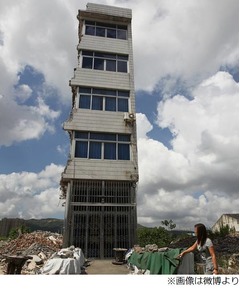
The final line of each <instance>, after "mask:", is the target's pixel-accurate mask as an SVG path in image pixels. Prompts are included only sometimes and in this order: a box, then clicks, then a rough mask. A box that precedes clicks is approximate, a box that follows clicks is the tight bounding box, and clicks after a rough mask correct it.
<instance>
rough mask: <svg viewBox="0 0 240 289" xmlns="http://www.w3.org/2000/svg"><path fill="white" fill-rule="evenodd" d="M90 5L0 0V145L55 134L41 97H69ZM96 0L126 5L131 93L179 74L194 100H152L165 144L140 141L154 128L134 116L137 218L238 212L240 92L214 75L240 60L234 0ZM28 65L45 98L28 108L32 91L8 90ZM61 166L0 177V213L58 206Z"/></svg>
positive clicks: (188, 218) (183, 220)
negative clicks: (168, 136) (82, 18)
mask: <svg viewBox="0 0 240 289" xmlns="http://www.w3.org/2000/svg"><path fill="white" fill-rule="evenodd" d="M87 2H88V1H87V0H86V1H81V3H80V2H79V1H77V0H73V1H63V0H52V1H47V0H42V1H38V0H31V1H30V0H22V1H15V0H9V1H2V2H0V69H1V71H2V72H3V73H2V74H1V78H0V94H1V95H3V96H0V131H1V138H0V145H5V146H9V145H11V144H13V143H14V142H16V141H18V142H20V141H24V140H28V139H34V138H36V139H37V138H40V137H41V136H42V135H43V134H44V133H45V132H46V131H50V132H52V131H54V123H53V122H54V120H56V119H57V117H58V116H59V112H57V111H54V110H53V109H52V108H51V107H50V106H48V105H47V104H46V103H45V102H44V101H43V99H45V97H52V91H51V89H56V90H57V92H58V93H59V94H58V97H59V99H60V100H61V101H62V102H65V101H68V102H69V101H70V100H69V99H70V98H69V95H71V92H70V89H69V86H68V81H69V79H70V78H71V77H72V76H73V68H74V67H75V66H77V51H76V45H77V43H78V39H77V29H78V20H77V19H76V15H77V13H78V9H86V4H87ZM98 3H99V4H100V3H104V4H110V5H116V6H122V7H128V8H131V9H132V10H133V21H132V24H133V47H134V65H135V77H134V78H135V87H136V88H137V89H142V90H145V91H146V90H152V89H153V88H154V87H156V86H159V87H160V89H161V90H162V91H163V92H166V93H169V94H170V95H172V91H173V90H174V86H176V83H177V81H178V80H179V79H180V81H181V82H182V83H183V84H184V85H186V87H188V88H192V91H191V92H192V96H193V100H191V101H189V100H188V99H187V98H185V96H184V95H180V94H179V95H175V96H174V97H172V98H171V99H168V100H164V101H162V102H161V103H159V106H158V125H159V126H160V127H162V128H164V127H166V128H170V130H171V131H172V133H173V134H174V135H175V138H174V140H173V141H172V147H173V149H172V150H170V149H168V148H167V147H165V146H164V145H163V144H162V143H161V142H159V141H157V140H153V139H150V138H149V137H147V132H149V131H151V130H152V128H153V126H152V124H151V123H150V121H149V120H148V119H147V117H146V116H145V115H144V114H143V113H139V114H137V122H138V126H137V128H138V132H137V134H138V138H139V140H138V153H139V157H138V159H139V170H140V182H139V190H138V217H139V222H140V223H142V224H144V223H145V224H147V223H148V224H150V225H159V224H160V222H161V220H163V219H166V218H171V219H173V220H174V221H175V222H176V223H177V224H180V225H182V226H185V227H187V228H191V227H192V225H193V224H194V223H195V222H197V221H201V222H206V223H207V225H212V224H213V222H215V221H216V220H217V219H218V218H219V216H220V215H221V214H222V213H229V212H236V211H238V121H237V118H238V107H237V104H238V99H237V96H238V88H237V84H236V83H235V82H234V81H233V79H232V78H231V77H230V75H229V74H227V73H223V72H221V73H216V72H217V71H218V70H219V68H220V67H225V66H230V67H234V66H238V50H239V49H238V1H237V0H228V1H226V0H212V1H209V0H201V1H198V0H195V1H194V0H185V1H182V0H151V1H145V0H133V1H123V0H106V1H104V0H102V1H101V0H99V1H98ZM26 65H29V66H31V67H33V68H34V69H35V70H36V71H38V72H40V73H42V74H43V77H44V83H43V88H42V91H43V94H44V95H41V96H40V95H39V94H37V95H38V101H37V102H36V104H35V106H33V105H32V106H27V105H23V104H24V102H25V100H27V99H29V97H30V95H31V93H32V91H31V90H32V87H31V86H30V84H24V85H22V86H20V87H19V88H18V90H17V91H16V89H15V87H16V85H17V84H18V81H19V72H22V71H23V70H24V67H25V66H26ZM212 75H213V76H212ZM211 76H212V77H211ZM16 101H18V103H17V102H16ZM57 149H58V150H59V151H61V149H62V147H60V146H59V147H58V148H57ZM55 169H56V175H55V173H54V170H55ZM62 170H63V168H61V167H58V166H55V165H50V166H49V167H46V168H45V170H44V171H42V172H40V173H39V174H36V173H31V172H22V173H13V174H9V175H1V176H0V179H1V182H0V201H1V203H0V212H1V214H2V216H4V217H8V216H9V217H10V216H18V215H19V216H23V217H25V218H28V217H44V216H48V217H49V216H51V214H52V215H55V214H57V213H58V212H62V211H61V210H62V208H58V207H57V205H56V204H57V199H58V196H59V192H58V189H57V187H58V186H57V182H58V180H59V179H60V171H61V172H62Z"/></svg>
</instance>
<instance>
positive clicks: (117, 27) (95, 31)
mask: <svg viewBox="0 0 240 289" xmlns="http://www.w3.org/2000/svg"><path fill="white" fill-rule="evenodd" d="M88 31H89V33H88ZM90 31H91V32H90ZM110 31H112V32H113V34H114V36H115V37H112V36H113V34H111V33H110ZM84 34H85V35H88V36H97V37H104V38H111V39H119V40H128V25H124V24H110V23H104V22H98V21H91V20H85V21H84Z"/></svg>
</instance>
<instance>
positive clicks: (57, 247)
mask: <svg viewBox="0 0 240 289" xmlns="http://www.w3.org/2000/svg"><path fill="white" fill-rule="evenodd" d="M62 244H63V238H62V235H61V234H57V233H52V232H45V231H35V232H32V233H26V234H22V235H20V236H19V237H18V238H17V239H14V240H11V241H9V242H6V243H5V244H4V245H2V246H1V247H0V265H1V266H2V267H3V272H4V273H5V274H42V272H43V270H42V271H41V269H42V268H43V267H44V266H45V264H46V263H47V262H48V261H49V260H50V259H51V260H53V259H54V260H56V258H60V259H69V260H70V259H74V260H78V264H81V266H82V265H83V264H84V261H85V259H84V256H83V254H82V252H81V254H80V253H79V250H80V249H79V248H78V251H77V248H75V247H74V246H71V247H69V248H62ZM80 255H81V256H80ZM80 257H81V258H80ZM20 259H21V260H22V261H23V262H21V266H20V267H21V268H20V267H19V266H18V267H17V265H15V263H16V262H15V261H16V260H17V261H18V264H19V260H20ZM52 262H53V261H52ZM65 262H66V261H65ZM79 262H80V263H79ZM75 263H76V261H75ZM75 265H76V264H75ZM15 267H16V268H15ZM9 268H10V269H11V270H8V269H9ZM62 271H63V270H62ZM9 272H10V273H9ZM54 274H58V272H55V273H54Z"/></svg>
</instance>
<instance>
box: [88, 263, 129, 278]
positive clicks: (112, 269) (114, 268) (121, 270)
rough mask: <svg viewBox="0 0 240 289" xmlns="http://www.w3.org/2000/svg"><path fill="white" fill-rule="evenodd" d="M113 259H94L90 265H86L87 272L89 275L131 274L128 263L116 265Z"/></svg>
mask: <svg viewBox="0 0 240 289" xmlns="http://www.w3.org/2000/svg"><path fill="white" fill-rule="evenodd" d="M112 261H113V260H93V261H91V262H90V266H87V267H86V273H87V274H89V275H101V274H102V275H104V274H107V275H108V274H111V275H112V274H114V275H126V274H129V272H130V271H129V269H128V268H127V265H126V264H123V265H115V264H113V263H112Z"/></svg>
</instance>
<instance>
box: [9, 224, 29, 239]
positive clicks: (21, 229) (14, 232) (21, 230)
mask: <svg viewBox="0 0 240 289" xmlns="http://www.w3.org/2000/svg"><path fill="white" fill-rule="evenodd" d="M29 232H30V229H29V228H27V227H26V226H24V225H21V226H20V227H17V228H12V229H11V230H10V232H9V234H8V237H9V238H10V239H16V238H17V237H19V236H20V235H21V234H25V233H29Z"/></svg>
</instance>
